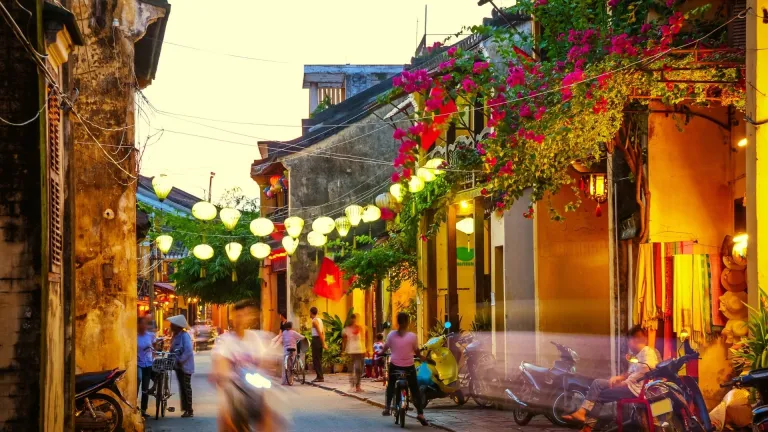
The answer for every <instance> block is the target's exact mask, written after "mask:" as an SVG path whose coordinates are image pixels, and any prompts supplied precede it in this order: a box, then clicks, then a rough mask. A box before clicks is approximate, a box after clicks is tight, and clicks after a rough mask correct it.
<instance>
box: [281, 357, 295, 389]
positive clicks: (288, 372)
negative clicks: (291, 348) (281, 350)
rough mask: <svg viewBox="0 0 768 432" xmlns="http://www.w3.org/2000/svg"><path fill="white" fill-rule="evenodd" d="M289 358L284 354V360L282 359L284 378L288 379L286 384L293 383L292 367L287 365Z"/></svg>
mask: <svg viewBox="0 0 768 432" xmlns="http://www.w3.org/2000/svg"><path fill="white" fill-rule="evenodd" d="M289 359H290V357H288V356H285V360H283V370H284V371H285V379H286V381H288V385H293V369H291V368H290V367H289V366H288V365H289V364H290V361H289Z"/></svg>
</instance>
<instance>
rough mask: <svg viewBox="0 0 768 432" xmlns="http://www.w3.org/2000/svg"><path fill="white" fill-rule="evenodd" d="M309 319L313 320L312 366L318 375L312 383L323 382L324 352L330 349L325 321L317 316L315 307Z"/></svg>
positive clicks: (310, 310) (310, 311)
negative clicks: (326, 336)
mask: <svg viewBox="0 0 768 432" xmlns="http://www.w3.org/2000/svg"><path fill="white" fill-rule="evenodd" d="M309 317H310V318H312V365H313V366H314V368H315V373H316V374H317V376H316V377H315V379H313V380H312V382H315V383H317V382H323V381H324V380H323V350H324V349H328V344H326V343H325V330H324V329H323V320H321V319H320V317H318V316H317V308H316V307H314V306H312V307H311V308H310V309H309Z"/></svg>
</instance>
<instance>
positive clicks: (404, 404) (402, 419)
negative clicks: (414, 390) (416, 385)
mask: <svg viewBox="0 0 768 432" xmlns="http://www.w3.org/2000/svg"><path fill="white" fill-rule="evenodd" d="M401 392H402V393H401V395H400V399H401V404H402V406H401V407H400V427H401V428H404V427H405V413H406V412H407V411H408V402H409V400H408V390H405V389H402V390H401Z"/></svg>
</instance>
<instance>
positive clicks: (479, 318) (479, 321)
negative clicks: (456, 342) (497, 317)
mask: <svg viewBox="0 0 768 432" xmlns="http://www.w3.org/2000/svg"><path fill="white" fill-rule="evenodd" d="M491 320H492V318H491V305H490V304H488V303H487V302H486V303H484V304H483V307H481V308H478V309H477V311H476V312H475V319H474V320H473V321H472V325H471V326H470V327H469V331H470V332H471V333H472V334H474V335H477V334H478V333H483V332H489V331H491V329H492V328H493V322H492V321H491Z"/></svg>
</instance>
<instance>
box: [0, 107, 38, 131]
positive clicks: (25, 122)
mask: <svg viewBox="0 0 768 432" xmlns="http://www.w3.org/2000/svg"><path fill="white" fill-rule="evenodd" d="M47 106H48V104H47V103H45V104H43V106H42V107H40V110H39V111H37V113H36V114H35V116H34V117H32V118H31V119H29V120H26V121H23V122H21V123H14V122H12V121H10V120H6V119H4V118H2V117H0V121H1V122H3V123H5V124H7V125H8V126H19V127H20V126H26V125H28V124H30V123H32V122H33V121H35V120H37V119H38V118H39V117H40V114H42V113H43V111H45V108H46V107H47Z"/></svg>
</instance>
